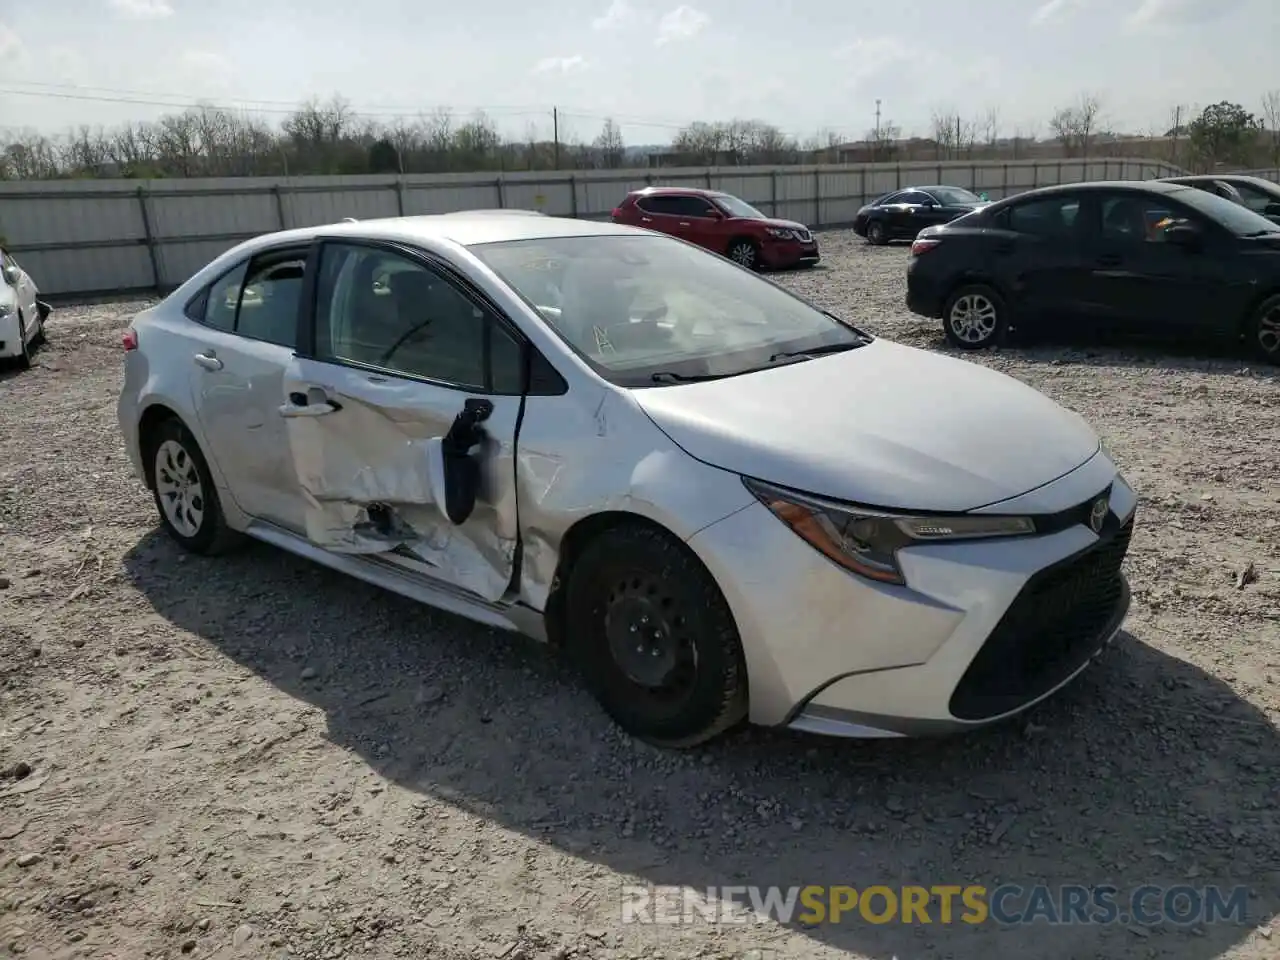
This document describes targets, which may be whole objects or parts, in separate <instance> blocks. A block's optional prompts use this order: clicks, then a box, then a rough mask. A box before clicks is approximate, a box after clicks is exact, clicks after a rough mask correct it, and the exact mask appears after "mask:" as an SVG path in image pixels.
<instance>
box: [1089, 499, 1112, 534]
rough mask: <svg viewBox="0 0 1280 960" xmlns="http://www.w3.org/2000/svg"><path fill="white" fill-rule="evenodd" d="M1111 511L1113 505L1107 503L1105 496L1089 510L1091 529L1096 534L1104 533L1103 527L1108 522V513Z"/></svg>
mask: <svg viewBox="0 0 1280 960" xmlns="http://www.w3.org/2000/svg"><path fill="white" fill-rule="evenodd" d="M1110 509H1111V504H1109V503H1108V502H1107V498H1106V496H1105V495H1103V496H1101V497H1099V498H1098V499H1097V500H1095V501H1093V506H1092V507H1091V508H1090V509H1089V529H1091V530H1092V531H1093V532H1094V533H1101V532H1102V525H1103V524H1104V523H1106V522H1107V511H1108V510H1110Z"/></svg>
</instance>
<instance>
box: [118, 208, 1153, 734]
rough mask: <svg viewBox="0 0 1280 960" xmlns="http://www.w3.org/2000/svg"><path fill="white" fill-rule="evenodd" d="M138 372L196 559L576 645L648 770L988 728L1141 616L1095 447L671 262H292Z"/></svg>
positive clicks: (362, 238) (251, 250) (412, 240)
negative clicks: (387, 593) (658, 764)
mask: <svg viewBox="0 0 1280 960" xmlns="http://www.w3.org/2000/svg"><path fill="white" fill-rule="evenodd" d="M124 346H125V351H126V352H125V377H124V386H123V389H122V392H121V395H120V400H119V420H120V429H121V431H122V433H123V436H124V440H125V446H126V448H127V450H128V452H129V456H130V458H131V460H132V462H133V465H134V469H135V471H136V473H137V475H138V477H139V478H140V479H141V480H142V481H143V482H144V483H145V484H146V485H147V487H148V488H149V489H150V490H151V491H152V492H153V493H154V496H155V501H156V505H157V508H158V510H159V514H160V518H161V521H162V523H163V525H164V527H165V528H166V529H167V531H168V533H169V534H170V535H171V536H172V537H173V538H174V539H175V540H176V541H177V542H178V543H179V544H181V545H182V546H184V547H186V548H188V549H190V550H192V551H195V552H197V553H205V554H212V553H218V552H221V551H223V550H224V549H225V548H227V547H229V546H230V545H232V544H233V543H234V542H236V541H237V540H238V539H240V538H242V537H244V536H246V535H247V536H249V537H253V538H256V539H258V540H262V541H265V542H267V543H270V544H274V545H277V546H279V547H282V548H284V549H286V550H289V551H291V552H293V553H295V554H298V555H301V556H303V557H308V558H311V559H313V560H315V561H318V562H319V563H322V564H325V565H326V566H329V567H331V568H333V569H335V570H339V571H342V572H344V573H347V574H350V575H352V576H355V577H358V578H360V579H362V580H365V581H368V582H370V583H373V584H377V585H380V586H382V587H385V588H387V589H390V590H393V591H395V592H397V593H400V594H403V595H405V596H407V597H411V598H413V599H415V600H419V601H422V602H424V603H428V604H431V605H433V606H435V607H439V608H442V609H445V610H449V611H452V612H454V613H457V614H460V615H462V616H464V617H468V618H470V619H472V620H475V621H479V622H481V623H484V624H488V625H490V626H493V627H498V628H502V629H506V630H510V631H515V632H519V633H524V634H527V635H530V636H533V637H535V638H539V639H542V640H546V641H548V642H550V643H553V644H555V645H557V646H559V647H562V648H564V649H566V650H567V652H568V653H569V654H570V655H571V656H572V657H573V658H574V659H575V660H576V661H577V663H578V664H580V665H581V667H582V672H583V674H584V675H585V677H586V678H587V681H588V682H589V684H590V685H591V688H592V690H593V692H594V693H595V694H596V696H597V697H598V699H599V701H600V702H601V704H602V705H603V707H604V709H605V710H606V711H607V712H608V714H609V715H610V716H611V717H613V718H614V720H615V721H616V722H617V723H618V724H619V725H621V726H622V727H623V728H624V729H625V730H627V731H629V732H630V733H632V734H634V735H636V736H638V737H641V738H644V739H646V740H649V741H650V742H654V743H658V744H662V745H667V746H688V745H692V744H695V743H699V742H701V741H704V740H706V739H708V738H710V737H713V736H715V735H717V734H719V733H720V732H722V731H724V730H726V729H728V728H729V727H732V726H734V725H736V724H737V723H738V722H739V721H742V720H745V719H749V720H751V721H753V722H755V723H759V724H764V725H771V726H788V727H791V728H794V729H800V730H808V731H813V732H820V733H828V734H835V735H845V736H908V735H915V734H920V733H933V732H942V731H954V730H963V729H967V728H970V727H974V726H978V725H981V724H984V723H989V722H991V721H994V720H998V719H1001V718H1004V717H1008V716H1011V715H1013V714H1016V713H1018V712H1020V711H1022V710H1024V709H1026V708H1027V707H1029V706H1030V705H1031V704H1033V703H1036V702H1038V701H1039V700H1042V699H1043V698H1045V697H1047V696H1049V695H1050V694H1052V693H1053V692H1054V691H1055V690H1057V689H1059V688H1060V687H1062V686H1063V685H1064V684H1066V683H1067V682H1069V681H1070V680H1071V679H1072V678H1073V677H1075V676H1076V675H1077V674H1078V673H1079V672H1080V671H1081V670H1083V669H1084V668H1085V667H1086V666H1087V664H1088V663H1089V662H1090V661H1091V660H1092V659H1093V658H1094V657H1095V656H1096V655H1097V654H1098V653H1099V652H1100V651H1101V650H1102V649H1103V647H1105V645H1106V644H1107V643H1108V642H1109V641H1110V640H1111V639H1112V637H1113V636H1115V634H1116V633H1117V631H1118V630H1119V628H1120V624H1121V622H1122V621H1123V619H1124V616H1125V613H1126V611H1127V609H1128V604H1129V590H1128V586H1127V584H1126V581H1125V578H1124V575H1123V573H1122V571H1121V563H1122V561H1123V559H1124V556H1125V552H1126V550H1127V547H1128V543H1129V538H1130V536H1131V533H1132V528H1133V515H1134V507H1135V503H1136V497H1135V495H1134V493H1133V491H1132V490H1131V489H1130V488H1129V486H1128V485H1127V484H1126V483H1125V482H1124V480H1123V479H1122V478H1121V477H1120V476H1119V474H1118V472H1117V469H1116V466H1115V464H1114V463H1113V462H1112V460H1111V458H1110V457H1109V456H1108V454H1107V453H1106V451H1105V450H1103V449H1102V448H1101V447H1100V445H1099V442H1098V438H1097V437H1096V436H1095V434H1094V433H1093V431H1092V430H1090V428H1089V427H1088V426H1087V425H1086V424H1085V423H1084V422H1083V421H1082V420H1081V419H1080V418H1079V417H1078V416H1076V415H1075V414H1073V413H1070V412H1068V411H1066V410H1064V409H1062V408H1061V407H1059V406H1057V405H1056V404H1054V403H1052V402H1051V401H1050V400H1048V399H1047V398H1046V397H1044V396H1043V395H1042V394H1040V393H1038V392H1036V391H1035V390H1033V389H1031V388H1030V387H1027V386H1025V385H1023V384H1021V383H1019V382H1018V381H1016V380H1014V379H1012V378H1009V377H1005V376H1003V375H1001V374H998V373H995V372H994V371H991V370H988V369H986V368H984V367H981V366H978V365H976V364H971V363H968V362H966V361H963V360H958V359H952V358H948V357H944V356H941V355H938V354H935V353H932V352H928V351H922V350H916V349H912V348H908V347H904V346H900V345H897V344H893V343H890V342H888V341H885V340H882V339H878V338H874V337H871V336H869V335H868V334H866V333H865V332H863V331H861V330H859V329H857V328H855V327H854V326H853V325H851V324H849V323H847V322H845V321H844V320H842V319H840V318H837V317H835V316H833V315H831V314H830V313H827V312H825V311H823V310H820V309H819V308H817V307H815V306H813V305H811V304H809V303H807V302H806V301H804V300H802V299H799V298H797V297H796V296H794V295H792V294H790V293H788V292H786V291H785V290H783V289H782V288H780V287H778V286H776V285H774V284H773V283H771V282H770V281H768V280H766V279H764V278H762V277H760V276H758V275H757V274H755V273H752V272H750V271H747V270H744V269H742V268H740V267H738V266H736V265H735V264H733V263H731V262H729V261H728V260H725V259H723V258H721V257H719V256H716V255H714V254H711V253H708V252H706V251H703V250H701V249H699V248H697V247H695V246H692V245H690V244H687V243H684V242H683V241H680V240H676V239H674V238H671V237H667V236H662V235H658V234H654V233H650V232H648V231H645V230H640V229H635V228H631V227H625V226H617V225H613V224H602V223H588V222H584V221H578V220H567V219H559V218H552V217H542V216H536V215H527V216H522V215H519V214H518V213H512V212H508V213H505V214H504V215H502V216H497V215H494V214H493V213H492V212H481V211H477V212H473V213H463V214H451V215H444V216H433V217H408V218H396V219H388V220H380V221H369V222H363V223H356V222H347V223H341V224H334V225H330V226H324V227H315V228H307V229H303V230H294V231H289V232H283V233H277V234H272V235H268V236H264V237H260V238H257V239H254V240H251V241H248V242H246V243H243V244H241V245H240V246H238V247H236V248H235V249H233V250H230V251H229V252H227V253H225V254H223V255H222V256H220V257H218V258H217V259H216V260H215V261H214V262H212V263H211V264H209V265H208V266H207V267H205V268H204V269H202V270H200V271H199V272H198V273H197V274H196V275H195V276H193V277H192V278H191V279H190V280H188V281H187V282H186V283H184V284H183V285H182V286H181V287H180V288H179V289H178V290H176V291H175V292H174V293H173V294H172V295H170V296H169V297H167V298H165V299H164V300H163V301H162V302H161V303H159V304H158V305H156V306H155V307H153V308H151V309H149V310H147V311H144V312H143V313H141V314H139V315H138V316H137V317H135V318H134V320H133V322H132V324H131V326H130V328H129V330H128V331H127V332H126V333H125V335H124Z"/></svg>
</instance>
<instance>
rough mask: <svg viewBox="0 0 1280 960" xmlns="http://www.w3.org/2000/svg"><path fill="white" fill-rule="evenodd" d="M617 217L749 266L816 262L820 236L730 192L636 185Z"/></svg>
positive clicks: (615, 214)
mask: <svg viewBox="0 0 1280 960" xmlns="http://www.w3.org/2000/svg"><path fill="white" fill-rule="evenodd" d="M613 222H614V223H623V224H626V225H627V226H632V227H645V228H646V229H649V230H657V231H659V232H661V233H669V234H671V235H672V236H673V237H679V238H680V239H681V240H687V241H689V242H690V243H696V244H698V246H700V247H706V248H707V249H708V250H710V251H712V252H713V253H718V254H720V255H721V256H725V257H728V258H729V259H731V260H733V261H735V262H736V263H738V264H739V265H741V266H744V267H747V268H748V269H751V270H759V269H761V268H762V267H793V266H798V265H801V264H803V265H805V266H812V265H813V264H815V263H817V262H818V261H819V260H820V259H821V258H820V257H819V256H818V241H817V240H815V239H814V238H813V234H812V233H810V232H809V228H808V227H806V226H805V225H804V224H803V223H796V222H795V221H794V220H775V219H774V218H772V217H766V216H765V215H764V214H763V213H761V212H760V211H759V210H757V209H756V208H755V207H753V206H751V204H749V203H745V202H743V201H742V200H739V199H738V198H737V197H734V196H730V195H729V194H727V193H718V192H716V191H714V190H690V189H687V188H682V187H646V188H645V189H644V190H633V191H632V192H631V193H629V194H627V197H626V199H625V200H623V201H622V203H621V204H620V205H619V206H617V207H616V208H615V209H614V211H613Z"/></svg>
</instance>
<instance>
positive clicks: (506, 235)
mask: <svg viewBox="0 0 1280 960" xmlns="http://www.w3.org/2000/svg"><path fill="white" fill-rule="evenodd" d="M627 235H637V236H652V235H653V234H652V233H651V232H650V231H648V230H641V229H639V228H637V227H625V226H621V225H618V224H614V223H609V222H607V221H594V220H576V219H572V218H569V217H548V216H545V215H543V214H540V213H538V212H537V211H533V210H465V211H459V212H457V213H438V214H425V215H422V216H410V217H384V218H379V219H376V220H358V221H346V222H343V223H327V224H321V225H319V226H314V227H300V228H298V229H294V230H284V231H279V232H277V233H269V234H265V235H264V236H261V237H258V238H256V240H254V241H249V244H250V245H253V246H268V245H269V246H275V245H277V244H281V243H289V242H300V241H309V240H312V239H314V238H316V237H320V236H324V237H351V238H361V239H366V240H392V241H399V242H402V243H421V242H424V241H427V242H430V241H440V240H444V241H452V242H453V243H457V244H460V245H462V246H464V247H470V246H475V245H477V244H482V243H498V242H501V241H504V240H541V239H544V238H548V237H604V236H627Z"/></svg>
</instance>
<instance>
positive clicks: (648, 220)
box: [640, 217, 653, 223]
mask: <svg viewBox="0 0 1280 960" xmlns="http://www.w3.org/2000/svg"><path fill="white" fill-rule="evenodd" d="M640 222H641V223H653V217H641V218H640Z"/></svg>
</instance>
